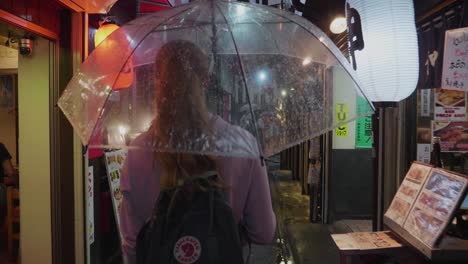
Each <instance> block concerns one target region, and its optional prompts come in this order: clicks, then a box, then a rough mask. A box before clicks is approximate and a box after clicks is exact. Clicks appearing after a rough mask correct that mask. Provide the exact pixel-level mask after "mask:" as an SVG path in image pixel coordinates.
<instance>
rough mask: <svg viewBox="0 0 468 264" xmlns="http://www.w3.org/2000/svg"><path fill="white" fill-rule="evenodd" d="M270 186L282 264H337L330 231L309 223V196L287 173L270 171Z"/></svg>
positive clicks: (289, 173)
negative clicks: (304, 193) (282, 254)
mask: <svg viewBox="0 0 468 264" xmlns="http://www.w3.org/2000/svg"><path fill="white" fill-rule="evenodd" d="M270 185H271V193H272V198H273V206H274V209H275V212H276V215H277V220H278V233H279V235H280V236H281V238H282V240H281V241H282V242H283V243H280V244H279V246H281V247H283V248H284V249H285V250H283V251H281V252H282V253H286V254H284V255H285V256H283V257H284V262H283V263H285V264H292V263H296V264H306V263H327V264H335V263H336V264H339V263H340V259H339V255H338V250H337V248H336V246H335V244H334V242H333V240H332V239H331V237H330V231H329V229H330V228H331V227H329V226H327V225H322V224H312V223H310V222H309V196H307V195H303V194H302V189H301V186H300V183H299V182H298V181H293V180H292V177H291V172H290V171H284V170H270ZM254 263H255V262H254ZM277 263H281V262H277Z"/></svg>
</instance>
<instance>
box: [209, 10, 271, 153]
mask: <svg viewBox="0 0 468 264" xmlns="http://www.w3.org/2000/svg"><path fill="white" fill-rule="evenodd" d="M215 5H216V8H217V9H218V11H219V13H221V15H222V16H223V18H224V20H225V21H226V25H227V27H228V29H229V33H230V34H231V37H232V42H233V44H234V48H235V49H236V53H237V58H238V60H239V67H240V68H241V72H242V79H243V80H244V87H245V94H246V97H247V102H248V103H249V106H250V114H251V116H252V122H253V124H254V133H255V138H256V139H257V146H258V151H259V153H260V157H261V158H263V150H262V147H261V145H260V142H259V141H260V138H259V132H258V126H257V122H256V120H255V114H254V112H253V109H252V103H251V101H250V95H249V89H248V88H247V79H246V78H245V76H246V74H245V70H244V65H243V63H242V60H241V58H240V53H239V49H238V47H237V43H236V40H235V38H234V34H233V33H232V28H231V25H230V24H229V21H228V20H227V18H226V16H225V15H224V13H223V11H222V10H221V8H219V5H218V3H216V4H215Z"/></svg>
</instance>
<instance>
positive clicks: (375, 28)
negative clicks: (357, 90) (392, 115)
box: [345, 0, 419, 102]
mask: <svg viewBox="0 0 468 264" xmlns="http://www.w3.org/2000/svg"><path fill="white" fill-rule="evenodd" d="M345 9H346V18H347V21H348V44H349V48H350V55H351V58H350V60H351V62H352V64H353V67H354V68H355V70H356V73H357V76H358V78H359V80H360V81H361V84H362V85H363V86H364V87H362V88H363V90H364V91H365V92H366V94H367V95H368V97H369V99H370V100H371V101H373V102H398V101H401V100H403V99H405V98H406V97H408V96H409V95H411V93H412V92H413V91H414V90H415V88H416V84H417V81H418V74H419V60H418V41H417V35H416V26H415V19H414V7H413V1H412V0H347V1H346V5H345ZM359 24H360V25H359ZM360 29H362V31H361V32H362V34H360ZM361 37H362V39H360V38H361ZM360 41H363V42H360ZM360 44H363V45H360Z"/></svg>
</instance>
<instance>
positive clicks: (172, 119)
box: [58, 0, 373, 157]
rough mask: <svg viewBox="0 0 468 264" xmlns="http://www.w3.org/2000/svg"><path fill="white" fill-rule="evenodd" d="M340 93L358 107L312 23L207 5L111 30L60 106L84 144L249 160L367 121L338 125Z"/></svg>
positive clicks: (273, 12)
mask: <svg viewBox="0 0 468 264" xmlns="http://www.w3.org/2000/svg"><path fill="white" fill-rule="evenodd" d="M342 91H346V92H347V93H350V92H351V93H352V94H353V95H354V97H350V99H349V100H350V101H353V100H354V101H355V100H356V96H361V97H364V98H365V95H364V94H363V93H362V92H361V91H360V89H359V85H358V84H357V83H356V78H355V77H354V75H353V73H352V71H351V70H350V68H349V65H348V61H347V60H346V59H345V58H344V57H343V55H342V54H341V53H340V51H339V50H338V49H337V48H336V46H335V45H334V44H333V42H332V41H331V40H330V39H329V38H328V37H327V36H326V35H325V34H324V33H323V32H321V31H320V30H319V29H318V28H317V27H316V26H314V25H313V24H311V23H310V22H308V21H306V20H305V19H303V18H301V17H298V16H295V15H293V14H290V13H287V12H284V11H281V10H278V9H273V8H269V7H264V6H259V5H252V4H245V3H239V2H230V1H220V0H219V1H216V0H207V1H197V2H192V3H190V4H186V5H181V6H179V7H176V8H172V9H170V10H166V11H163V12H158V13H155V14H153V15H147V16H144V17H140V18H138V19H136V20H134V21H132V22H130V23H128V24H126V25H124V26H123V27H121V28H120V29H118V30H117V31H115V32H114V33H112V34H111V35H110V36H109V37H108V38H107V39H106V40H105V41H104V42H103V43H102V44H101V45H99V46H98V47H97V48H96V49H95V50H94V51H93V52H92V54H90V56H89V57H88V58H87V59H86V61H85V62H84V63H83V64H82V66H81V68H80V69H79V71H78V72H77V73H76V74H75V75H74V77H73V78H72V80H71V81H70V83H69V84H68V86H67V88H66V89H65V91H64V93H63V95H62V96H61V98H60V100H59V103H58V104H59V106H60V108H61V109H62V111H63V112H64V114H65V115H66V116H67V118H68V119H69V121H70V122H71V124H72V125H73V127H74V129H75V130H76V131H77V133H78V135H79V136H80V138H81V140H82V142H83V144H84V145H88V146H89V147H102V148H124V149H125V148H150V149H153V150H154V151H165V152H188V153H201V154H214V155H228V156H241V157H258V156H260V155H264V156H270V155H273V154H275V153H278V152H280V151H281V150H284V149H286V148H288V147H290V146H292V145H295V144H298V143H300V142H303V141H305V140H307V139H310V138H312V137H315V136H317V135H320V134H322V133H324V132H326V131H329V130H331V129H333V128H335V127H338V126H341V125H343V124H344V123H346V122H350V121H352V120H354V119H356V118H359V117H362V116H365V115H369V114H371V113H372V111H373V110H372V109H373V108H372V106H371V105H370V104H369V107H368V111H365V112H362V111H361V112H359V113H357V112H356V111H355V110H354V109H348V110H347V112H345V113H344V114H345V115H346V116H345V117H346V118H344V119H343V118H339V119H338V118H336V112H335V109H336V107H337V105H336V104H337V103H338V102H337V99H335V98H336V96H334V94H338V93H341V92H342ZM245 105H250V106H252V105H254V107H250V110H249V111H245ZM350 105H355V104H354V103H351V104H350ZM341 114H343V113H341Z"/></svg>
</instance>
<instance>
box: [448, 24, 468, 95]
mask: <svg viewBox="0 0 468 264" xmlns="http://www.w3.org/2000/svg"><path fill="white" fill-rule="evenodd" d="M465 42H467V43H468V28H459V29H454V30H447V31H446V32H445V48H444V62H443V66H442V88H446V89H452V90H453V89H456V90H467V89H468V82H467V80H468V52H467V51H466V45H467V43H465Z"/></svg>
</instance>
